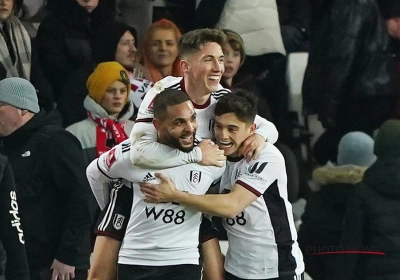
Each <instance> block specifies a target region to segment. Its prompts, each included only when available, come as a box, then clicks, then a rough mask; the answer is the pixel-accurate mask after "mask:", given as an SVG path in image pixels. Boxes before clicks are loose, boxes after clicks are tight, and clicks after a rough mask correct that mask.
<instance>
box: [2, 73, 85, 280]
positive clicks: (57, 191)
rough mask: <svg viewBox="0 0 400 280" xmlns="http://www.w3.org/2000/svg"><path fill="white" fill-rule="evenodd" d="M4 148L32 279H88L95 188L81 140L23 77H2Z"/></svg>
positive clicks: (3, 151)
mask: <svg viewBox="0 0 400 280" xmlns="http://www.w3.org/2000/svg"><path fill="white" fill-rule="evenodd" d="M0 102H1V105H0V120H1V121H0V137H1V141H2V146H1V147H2V148H1V152H2V153H4V154H5V155H6V156H8V158H9V160H10V163H11V164H12V166H13V168H14V175H15V181H16V188H17V193H18V199H19V201H18V203H19V207H20V215H21V216H20V217H21V220H22V221H23V222H24V236H25V242H26V243H25V245H26V252H27V258H28V264H29V269H30V274H31V280H40V279H57V278H58V279H69V278H73V277H74V276H75V279H77V280H80V279H86V278H87V271H88V268H89V257H90V253H91V250H90V242H89V229H90V224H91V217H92V214H91V213H90V210H89V195H90V188H89V186H88V182H87V179H86V177H85V160H84V156H83V153H82V148H81V145H80V143H79V141H78V139H76V137H75V136H73V135H72V134H71V133H69V132H68V131H65V130H64V129H62V128H61V127H59V126H56V125H54V122H56V121H57V120H55V117H54V114H52V113H51V112H50V113H48V114H46V113H44V112H43V111H42V110H40V108H39V105H38V101H37V97H36V91H35V88H34V87H33V86H32V84H31V83H29V82H28V81H27V80H25V79H22V78H15V77H14V78H7V79H4V80H2V81H0Z"/></svg>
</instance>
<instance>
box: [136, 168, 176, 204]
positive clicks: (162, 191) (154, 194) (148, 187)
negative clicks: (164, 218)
mask: <svg viewBox="0 0 400 280" xmlns="http://www.w3.org/2000/svg"><path fill="white" fill-rule="evenodd" d="M154 175H155V176H156V177H158V178H160V179H161V180H162V182H161V183H160V184H151V183H140V190H141V191H142V193H143V194H144V195H145V197H146V199H145V200H144V201H145V202H150V203H158V202H173V201H174V199H175V194H176V192H178V190H177V189H176V188H175V185H174V183H172V181H171V179H169V178H168V177H167V176H165V175H163V174H161V173H155V174H154Z"/></svg>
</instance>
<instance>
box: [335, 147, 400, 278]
mask: <svg viewBox="0 0 400 280" xmlns="http://www.w3.org/2000/svg"><path fill="white" fill-rule="evenodd" d="M399 170H400V157H399V155H398V154H397V155H394V156H390V157H388V158H379V157H378V159H377V160H376V162H375V163H374V164H373V165H372V166H371V167H370V168H369V169H368V170H367V171H366V172H365V175H364V179H363V181H362V183H361V184H359V185H357V186H356V187H355V188H354V190H353V191H352V193H351V194H350V196H349V199H348V201H347V210H346V214H345V219H344V227H343V232H342V239H341V243H340V246H341V247H342V248H344V249H345V250H346V249H347V250H358V251H365V252H368V253H369V254H349V255H337V260H336V264H335V270H334V271H335V273H332V277H331V278H329V279H341V280H350V279H352V280H358V279H365V280H382V279H385V280H395V279H396V280H397V279H400V239H399V236H400V223H399V217H400V173H399Z"/></svg>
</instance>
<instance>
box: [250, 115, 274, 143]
mask: <svg viewBox="0 0 400 280" xmlns="http://www.w3.org/2000/svg"><path fill="white" fill-rule="evenodd" d="M254 123H255V124H256V126H257V128H256V134H258V135H260V136H262V137H263V138H264V139H265V141H267V142H268V143H271V144H274V143H275V142H276V141H277V140H278V136H279V133H278V130H277V129H276V126H275V125H274V124H273V123H272V122H270V121H268V120H267V119H264V118H263V117H260V116H259V115H256V118H255V119H254Z"/></svg>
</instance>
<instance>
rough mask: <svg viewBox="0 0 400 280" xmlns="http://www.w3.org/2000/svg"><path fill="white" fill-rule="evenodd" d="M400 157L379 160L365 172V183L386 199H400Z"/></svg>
mask: <svg viewBox="0 0 400 280" xmlns="http://www.w3.org/2000/svg"><path fill="white" fill-rule="evenodd" d="M399 171H400V157H399V156H393V157H389V158H384V159H383V158H378V159H377V160H376V162H375V163H374V164H373V165H372V166H371V167H370V168H369V169H368V170H367V171H366V172H365V175H364V183H365V184H366V185H368V186H369V187H371V188H372V189H373V190H375V191H376V192H377V193H379V194H381V195H384V196H386V197H389V198H390V197H392V198H400V172H399Z"/></svg>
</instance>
